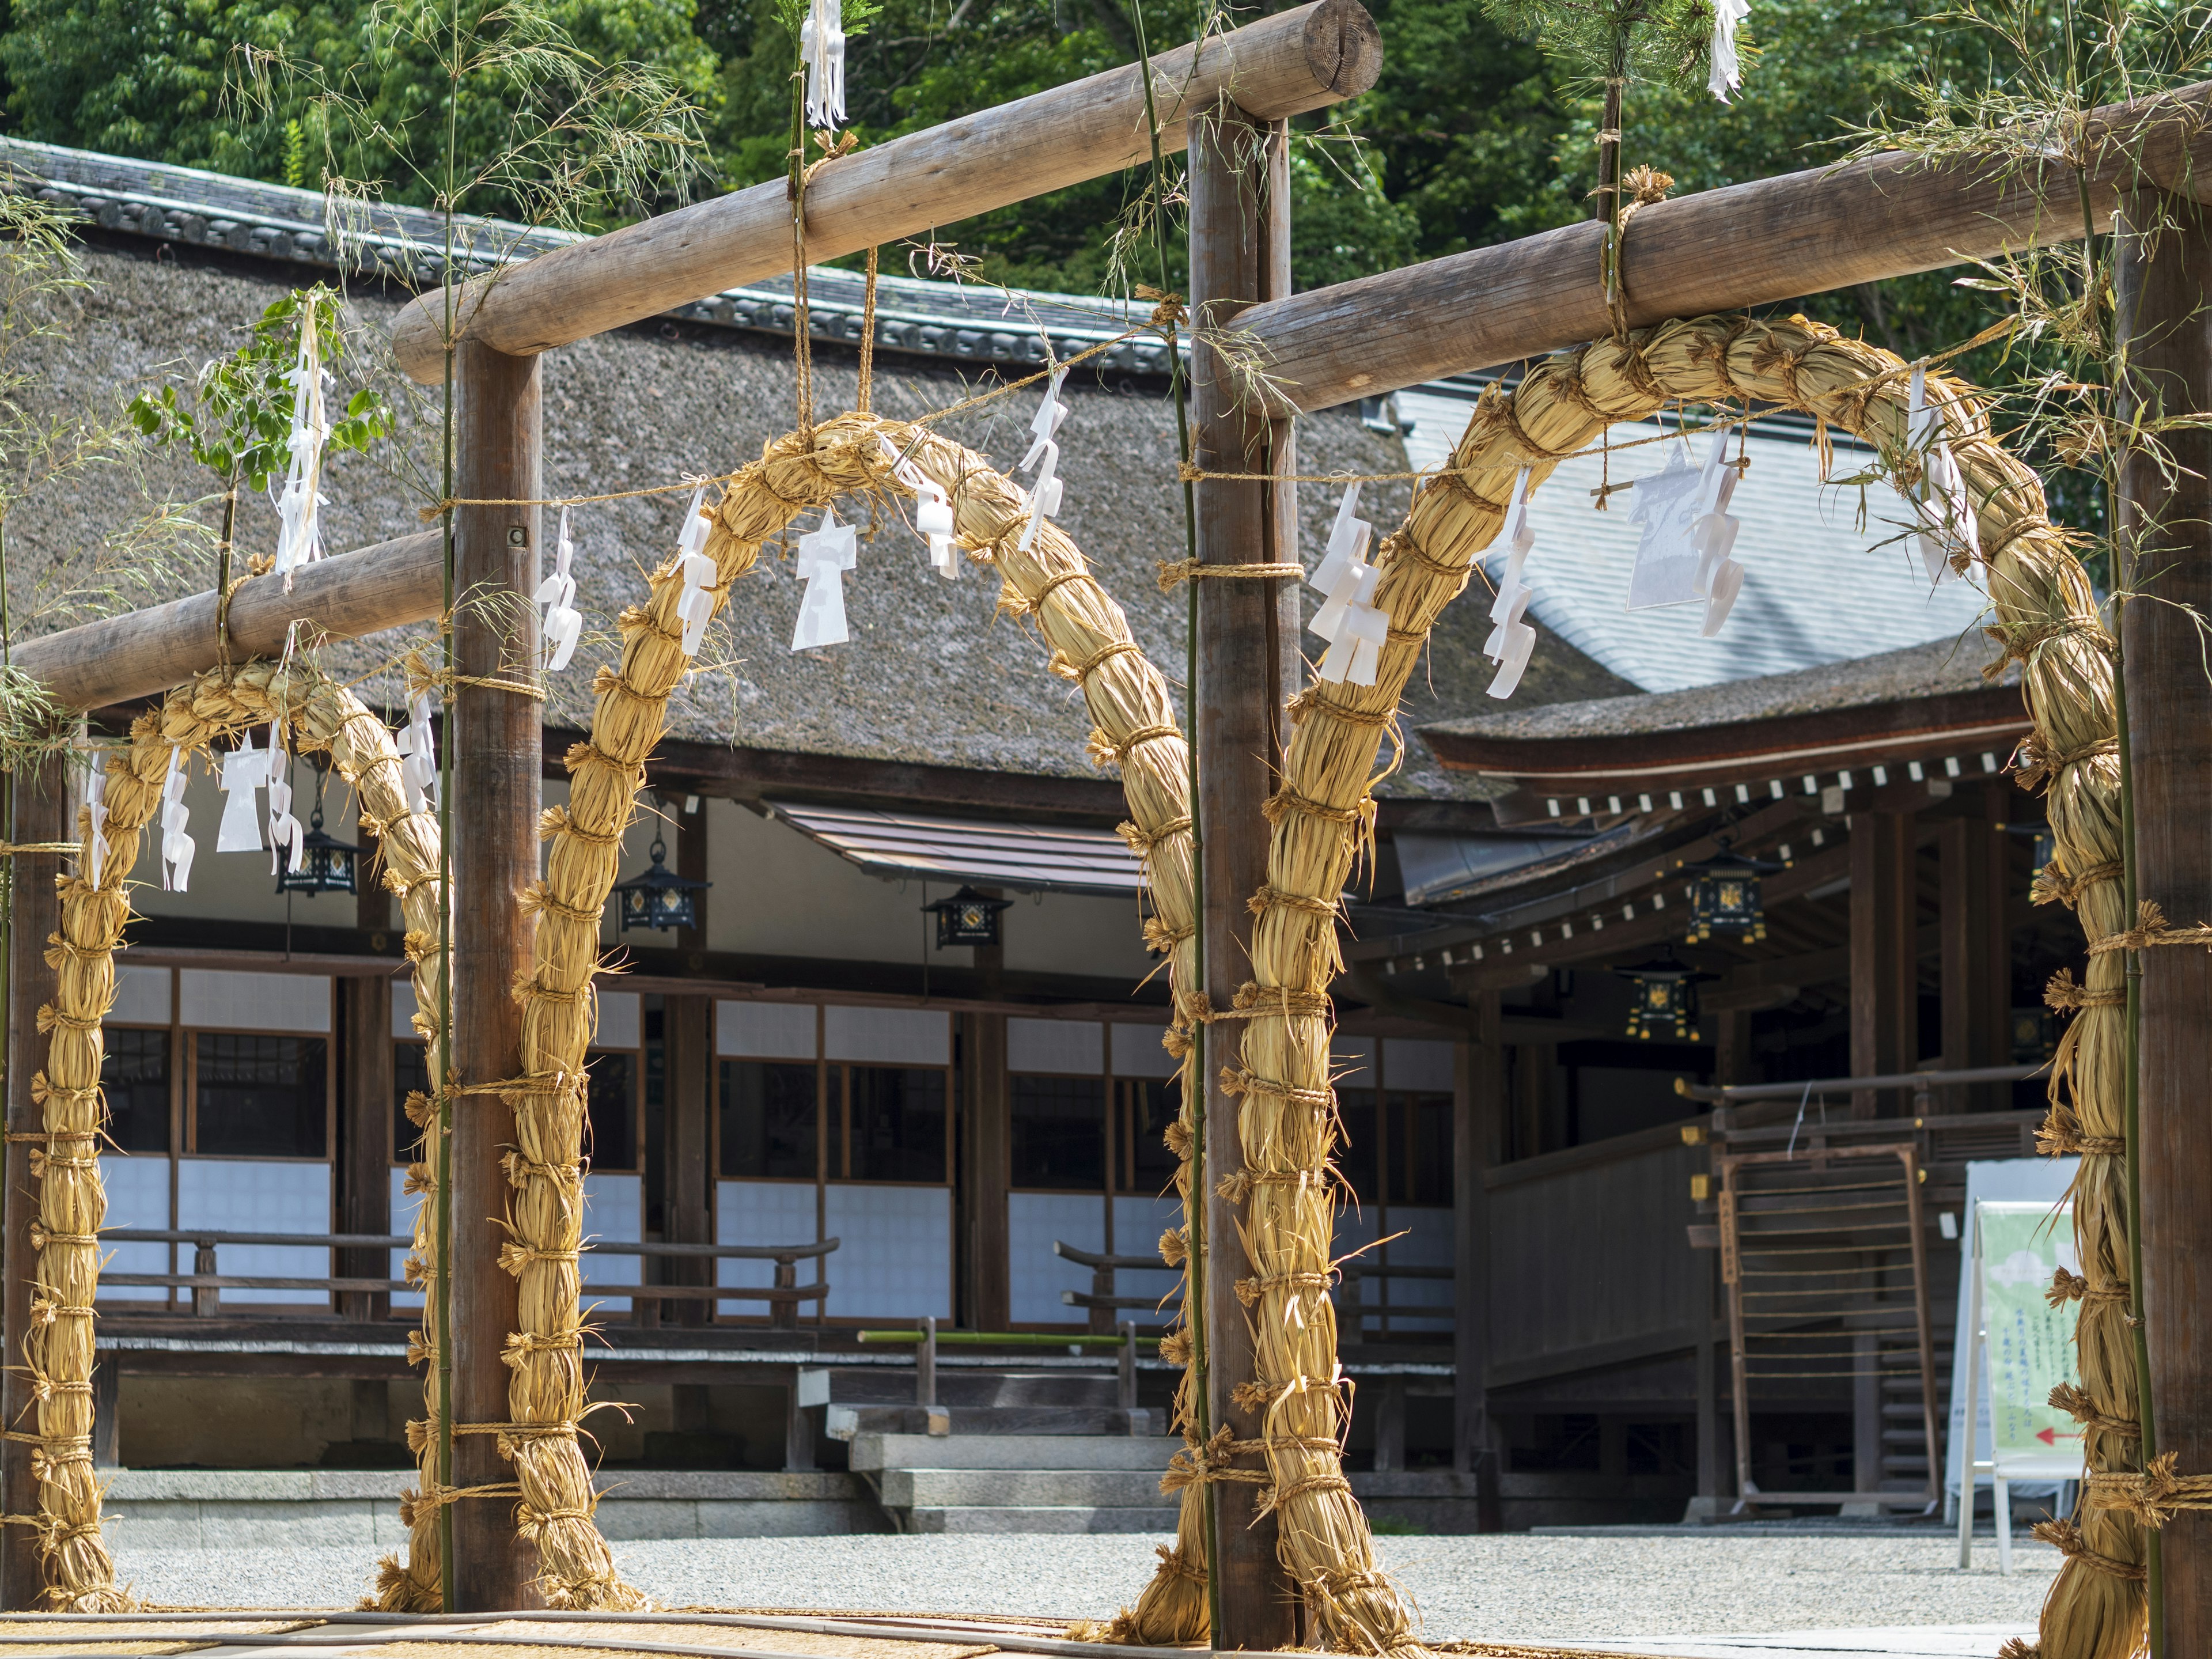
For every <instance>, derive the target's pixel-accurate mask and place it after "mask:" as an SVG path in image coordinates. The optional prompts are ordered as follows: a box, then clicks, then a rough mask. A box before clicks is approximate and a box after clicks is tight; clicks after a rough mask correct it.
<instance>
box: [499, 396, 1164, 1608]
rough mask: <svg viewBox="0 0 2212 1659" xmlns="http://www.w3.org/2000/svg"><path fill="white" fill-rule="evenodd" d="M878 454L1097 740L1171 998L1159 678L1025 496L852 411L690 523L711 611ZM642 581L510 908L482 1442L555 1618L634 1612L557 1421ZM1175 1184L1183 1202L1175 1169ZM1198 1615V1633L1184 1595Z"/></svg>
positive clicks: (623, 807)
mask: <svg viewBox="0 0 2212 1659" xmlns="http://www.w3.org/2000/svg"><path fill="white" fill-rule="evenodd" d="M887 443H888V444H890V445H892V446H896V448H897V450H898V451H899V452H900V453H902V454H904V455H905V456H906V457H907V459H910V460H911V461H912V462H913V463H914V465H916V466H917V467H919V468H920V469H921V471H922V472H923V473H925V474H927V475H928V476H929V477H932V478H933V479H935V480H936V481H937V482H938V483H939V484H940V485H941V486H942V487H943V488H944V489H945V491H946V493H947V494H948V495H950V496H951V500H952V505H953V513H954V520H955V525H956V527H957V532H958V534H959V537H960V539H961V541H962V542H963V544H964V545H965V546H966V547H967V548H968V549H969V550H970V554H971V556H973V557H976V558H978V559H983V560H987V561H988V562H992V563H994V564H995V565H996V567H997V568H998V571H999V574H1000V577H1001V579H1002V580H1003V582H1004V589H1003V591H1002V593H1001V597H1000V606H1001V608H1002V609H1004V610H1007V611H1012V612H1014V613H1015V614H1018V615H1020V614H1029V615H1033V616H1034V617H1035V618H1036V624H1037V628H1038V630H1039V631H1040V633H1042V635H1043V637H1044V640H1045V642H1046V643H1047V644H1048V645H1049V646H1050V647H1052V649H1053V653H1054V654H1053V658H1052V662H1053V666H1054V669H1055V671H1059V672H1060V673H1062V674H1065V675H1066V677H1068V678H1073V679H1075V680H1077V681H1078V683H1079V684H1080V686H1081V688H1082V690H1083V695H1084V698H1085V703H1086V706H1087V707H1088V708H1089V711H1090V714H1091V720H1092V721H1093V723H1094V725H1095V726H1096V727H1097V731H1096V732H1094V733H1093V738H1092V745H1091V746H1092V749H1093V751H1094V754H1096V755H1098V756H1101V757H1115V758H1117V759H1118V760H1119V762H1120V764H1121V775H1122V787H1123V790H1124V792H1125V794H1126V796H1127V800H1128V804H1129V811H1130V814H1131V817H1132V818H1133V825H1132V826H1131V827H1130V828H1129V829H1128V830H1127V832H1126V833H1127V834H1128V835H1130V836H1131V837H1132V839H1133V844H1135V843H1141V845H1142V847H1143V849H1144V851H1143V857H1144V862H1145V869H1146V882H1147V884H1148V886H1149V889H1150V891H1151V894H1152V906H1153V909H1154V912H1155V915H1154V924H1155V927H1157V928H1158V930H1159V932H1160V934H1162V935H1164V936H1165V937H1167V938H1168V939H1170V942H1171V951H1170V954H1171V962H1172V971H1173V974H1174V976H1175V982H1176V984H1177V985H1179V986H1180V985H1187V984H1188V983H1189V982H1190V973H1191V969H1192V966H1193V963H1194V951H1195V946H1194V945H1193V944H1192V943H1191V941H1192V939H1193V938H1194V929H1195V921H1196V918H1195V915H1194V906H1193V902H1192V894H1193V892H1194V885H1193V882H1192V877H1191V870H1192V854H1191V828H1190V807H1189V789H1188V763H1189V751H1188V748H1187V747H1186V745H1185V744H1184V742H1183V739H1182V735H1181V733H1180V730H1179V728H1178V727H1177V726H1176V719H1175V709H1174V704H1173V702H1172V701H1171V700H1170V696H1169V692H1168V686H1167V682H1166V681H1165V680H1164V678H1162V677H1161V675H1160V673H1159V671H1158V670H1157V669H1156V668H1154V667H1153V666H1152V664H1151V663H1150V662H1148V661H1147V660H1146V658H1145V656H1144V654H1143V653H1142V652H1141V651H1140V650H1139V649H1138V647H1137V646H1136V643H1135V641H1133V639H1132V638H1131V636H1130V633H1129V626H1128V622H1127V618H1126V617H1124V615H1123V614H1122V611H1121V607H1120V606H1118V605H1115V603H1114V601H1113V600H1112V599H1110V598H1109V597H1108V596H1107V594H1106V592H1105V590H1104V589H1103V588H1102V587H1100V586H1099V585H1098V584H1097V581H1095V580H1092V579H1091V577H1090V575H1089V574H1088V567H1087V565H1086V564H1085V562H1084V560H1083V557H1082V556H1081V555H1080V554H1079V552H1078V551H1077V550H1076V549H1075V546H1074V544H1073V543H1072V542H1070V541H1069V540H1068V539H1067V538H1066V535H1064V534H1063V533H1062V532H1060V530H1059V529H1058V528H1057V527H1055V526H1053V525H1051V524H1049V523H1047V524H1046V525H1045V526H1043V528H1042V530H1041V531H1040V532H1039V534H1038V535H1037V537H1036V541H1035V542H1034V543H1033V544H1032V545H1031V546H1030V549H1029V550H1027V551H1026V552H1024V551H1023V550H1020V549H1019V548H1018V546H1017V542H1018V538H1019V537H1020V535H1021V532H1022V531H1023V529H1024V526H1025V525H1026V522H1027V520H1028V515H1029V501H1028V498H1027V496H1026V495H1024V493H1023V492H1022V491H1021V489H1019V488H1018V487H1017V486H1016V485H1014V484H1012V483H1010V482H1008V481H1007V480H1006V478H1004V477H1000V475H999V474H998V473H996V472H994V471H990V470H989V468H988V467H987V465H985V463H984V462H983V460H982V459H981V457H979V456H976V455H975V454H973V453H970V452H969V451H968V450H966V449H963V448H962V447H959V446H958V445H957V444H955V443H952V442H951V441H949V440H946V439H944V438H941V437H939V436H937V435H935V434H933V433H929V432H926V431H922V430H920V429H918V428H911V427H907V426H902V425H901V424H899V423H896V422H890V421H884V420H881V419H878V418H876V417H874V416H867V415H845V416H839V417H838V418H836V419H835V420H832V421H830V422H827V423H825V424H823V425H820V426H817V427H816V428H813V431H812V433H811V436H809V437H802V436H800V435H797V434H793V435H790V436H787V437H785V438H782V439H780V440H778V441H775V442H773V443H770V444H769V445H768V446H766V447H765V448H764V450H763V453H762V456H761V459H759V460H757V461H756V462H754V463H752V464H751V465H749V466H747V467H745V468H744V470H743V471H740V472H739V473H738V474H737V475H736V476H735V477H733V478H732V479H731V480H730V481H729V483H728V486H727V488H726V490H725V492H724V494H723V495H722V497H721V499H720V501H718V502H716V503H715V504H714V506H713V507H711V508H709V509H707V510H708V514H709V516H710V517H711V519H712V520H713V528H712V531H711V532H710V534H709V536H708V543H707V548H706V551H707V555H708V557H710V558H711V559H713V560H714V567H715V580H714V587H713V592H714V605H715V608H716V609H717V611H719V610H720V607H721V605H723V604H724V603H725V601H726V599H727V597H728V589H729V585H730V584H731V583H732V581H734V580H737V579H738V578H739V577H741V576H744V574H747V573H748V572H750V571H751V570H752V569H753V568H754V567H755V565H756V564H757V562H758V561H759V558H760V551H761V547H762V544H763V543H765V542H767V541H768V540H769V539H770V538H773V537H775V536H776V535H778V534H780V533H781V532H782V531H783V529H784V527H785V526H787V525H788V524H789V523H790V522H791V520H793V518H795V517H797V516H798V515H799V513H804V512H807V511H811V510H812V509H816V508H818V507H822V506H823V505H825V504H826V503H828V502H829V501H833V500H836V499H837V498H838V497H841V496H846V495H855V494H858V495H875V496H878V497H881V496H884V495H890V494H892V493H904V492H903V486H901V485H899V484H898V483H896V480H895V478H894V477H892V456H891V454H890V452H889V451H888V450H887V449H886V447H885V446H886V444H887ZM651 584H652V586H651V595H650V598H649V599H647V603H646V604H645V605H643V606H641V607H633V608H631V609H629V610H626V611H623V615H622V617H621V619H620V628H621V632H622V641H623V643H622V659H621V664H620V666H619V668H605V667H603V668H602V669H601V670H600V671H599V675H598V677H597V678H596V679H595V681H594V683H593V684H594V690H596V692H597V694H598V702H597V706H596V708H594V710H593V713H592V730H591V736H590V738H589V739H588V740H587V741H586V742H584V743H581V744H577V745H576V746H575V747H574V748H573V749H571V750H569V753H568V769H569V772H570V775H571V777H572V780H573V782H572V785H571V788H570V793H569V799H568V805H567V806H566V807H565V808H562V809H556V810H555V811H549V812H548V813H547V814H546V815H545V820H544V833H545V835H546V836H547V838H548V839H549V840H550V842H551V843H552V850H551V855H550V859H549V860H548V862H547V866H546V874H545V878H544V881H543V882H541V883H538V884H535V885H533V886H532V888H531V889H530V890H528V891H527V892H526V894H525V896H524V899H523V903H524V906H525V908H526V909H528V910H531V911H533V912H535V914H536V915H537V927H536V930H535V944H534V945H533V951H532V966H531V969H530V971H529V973H528V974H527V975H526V976H525V977H523V978H522V979H521V980H520V981H519V982H518V983H517V986H516V987H515V988H516V994H517V996H518V997H519V998H520V1000H521V1002H522V1007H523V1021H522V1066H523V1072H524V1077H523V1078H522V1079H520V1080H518V1083H517V1085H516V1086H515V1087H513V1089H512V1090H510V1091H507V1098H508V1099H509V1100H510V1101H511V1102H512V1103H513V1106H514V1111H515V1131H516V1139H517V1142H518V1146H519V1149H520V1157H519V1158H516V1159H515V1160H514V1161H513V1164H511V1166H510V1175H509V1180H510V1182H512V1183H513V1186H514V1187H515V1188H516V1197H515V1198H514V1200H513V1204H512V1206H511V1208H510V1210H509V1213H508V1216H507V1226H508V1228H509V1229H510V1231H511V1232H512V1234H513V1240H514V1243H515V1245H516V1246H517V1247H518V1248H516V1249H513V1250H512V1251H511V1252H510V1253H509V1258H508V1259H509V1261H510V1264H511V1265H510V1271H512V1272H513V1273H515V1275H516V1277H517V1278H518V1279H520V1285H521V1324H522V1332H521V1339H520V1340H518V1341H514V1342H511V1343H510V1344H509V1351H508V1355H507V1364H509V1365H510V1366H511V1367H512V1368H513V1377H512V1379H511V1380H510V1383H509V1385H508V1412H509V1415H510V1417H511V1418H512V1419H513V1421H514V1422H515V1423H517V1424H529V1425H544V1426H545V1427H546V1428H547V1430H548V1431H547V1432H544V1433H539V1434H534V1435H531V1436H528V1437H518V1438H513V1439H510V1438H508V1437H502V1440H501V1452H502V1453H503V1454H504V1455H507V1456H508V1457H509V1458H510V1459H511V1460H512V1461H513V1463H514V1465H515V1474H516V1478H517V1480H518V1482H519V1484H520V1487H521V1492H522V1503H521V1505H520V1510H519V1515H520V1522H521V1525H522V1528H523V1531H524V1533H525V1534H526V1536H528V1537H530V1538H531V1539H532V1541H534V1542H535V1543H536V1545H537V1547H538V1553H539V1558H540V1562H541V1572H540V1576H539V1578H538V1588H539V1589H540V1591H541V1592H542V1593H543V1594H544V1596H545V1599H546V1601H547V1602H548V1604H549V1605H550V1606H553V1607H635V1606H638V1605H641V1601H642V1598H641V1596H639V1595H638V1593H637V1592H636V1591H635V1590H634V1589H630V1588H629V1586H627V1585H625V1584H623V1583H622V1582H621V1580H620V1579H619V1577H617V1575H616V1572H615V1568H614V1563H613V1559H612V1557H611V1554H610V1553H609V1552H608V1549H607V1547H606V1544H605V1541H603V1540H602V1539H601V1538H600V1536H599V1533H598V1530H597V1529H596V1528H595V1527H594V1526H593V1525H592V1520H591V1515H592V1506H593V1504H594V1503H595V1501H596V1500H595V1498H594V1496H593V1494H592V1483H591V1476H590V1471H589V1469H588V1468H586V1465H585V1462H584V1459H583V1456H582V1454H581V1452H580V1449H579V1448H578V1446H577V1443H576V1433H575V1427H574V1425H575V1421H576V1419H577V1418H578V1417H579V1416H580V1414H581V1412H582V1410H583V1407H584V1382H583V1376H582V1372H581V1368H580V1353H579V1341H580V1330H581V1325H580V1318H579V1315H578V1312H577V1294H578V1266H577V1252H578V1250H579V1249H580V1248H581V1245H582V1242H583V1241H582V1232H581V1223H582V1216H581V1213H580V1206H579V1204H578V1203H577V1201H576V1199H577V1194H578V1191H579V1183H580V1159H581V1154H582V1144H581V1143H582V1137H583V1133H584V1125H585V1117H584V1097H583V1092H582V1089H581V1086H580V1085H581V1079H582V1078H583V1075H584V1061H585V1054H586V1048H588V1047H589V1044H590V1042H591V1036H592V1024H593V1021H594V1018H595V1014H596V1009H595V1006H594V1002H593V999H592V994H591V987H592V978H593V975H595V973H596V972H597V971H598V968H599V915H600V913H601V910H602V908H603V907H604V906H605V902H606V899H607V895H608V892H609V891H610V890H611V888H612V886H613V884H614V881H615V878H616V875H617V859H618V858H619V855H620V852H621V836H622V832H623V829H624V828H625V827H626V826H627V825H628V824H629V822H630V820H631V818H632V817H633V816H634V815H635V811H636V797H637V793H638V791H639V789H640V788H641V787H642V786H643V783H644V781H645V762H646V758H647V757H648V756H649V755H651V754H652V752H653V748H654V745H655V744H658V743H659V740H660V737H661V731H662V725H663V720H664V716H665V712H666V709H667V700H668V696H669V694H670V692H671V691H672V690H674V689H675V687H676V686H677V685H678V683H679V682H680V681H681V680H682V679H683V678H684V675H685V674H686V673H687V672H688V671H690V658H688V657H687V656H686V655H685V654H684V649H683V643H682V635H683V624H682V623H681V621H680V619H679V618H678V615H677V605H678V601H679V600H680V599H681V597H682V593H683V583H682V580H681V578H680V576H679V574H678V571H677V568H676V566H675V564H674V562H672V561H671V562H668V563H665V564H664V565H663V566H662V567H661V568H659V569H658V570H656V571H655V572H654V573H653V576H652V578H651ZM1181 1184H1182V1186H1183V1187H1184V1188H1186V1192H1187V1188H1188V1178H1187V1176H1185V1177H1184V1178H1183V1179H1182V1182H1181ZM563 1425H565V1426H563ZM1199 1615H1200V1624H1199V1632H1200V1633H1202V1632H1203V1629H1204V1607H1203V1603H1202V1601H1201V1602H1200V1606H1199Z"/></svg>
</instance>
